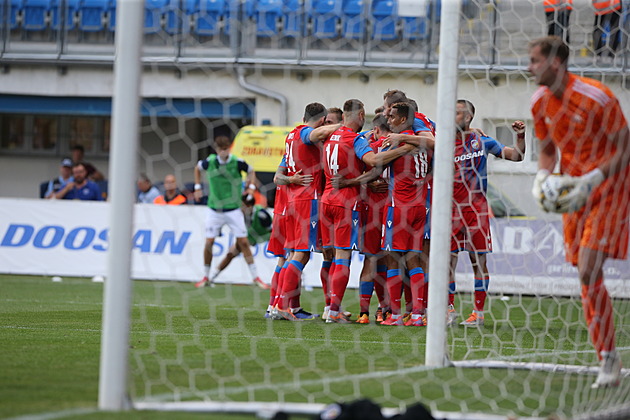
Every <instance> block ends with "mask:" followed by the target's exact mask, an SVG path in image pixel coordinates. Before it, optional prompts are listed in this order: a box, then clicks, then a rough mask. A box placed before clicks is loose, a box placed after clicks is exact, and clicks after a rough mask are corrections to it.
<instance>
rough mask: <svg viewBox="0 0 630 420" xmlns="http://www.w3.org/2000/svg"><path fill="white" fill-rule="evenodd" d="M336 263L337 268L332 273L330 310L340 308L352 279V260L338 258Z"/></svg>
mask: <svg viewBox="0 0 630 420" xmlns="http://www.w3.org/2000/svg"><path fill="white" fill-rule="evenodd" d="M334 264H335V270H334V271H331V274H330V281H331V288H330V312H333V311H339V310H340V307H341V301H342V300H343V295H344V294H345V293H346V287H348V281H349V280H350V260H348V259H342V258H336V259H335V260H334Z"/></svg>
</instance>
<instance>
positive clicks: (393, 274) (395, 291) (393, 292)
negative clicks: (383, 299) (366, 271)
mask: <svg viewBox="0 0 630 420" xmlns="http://www.w3.org/2000/svg"><path fill="white" fill-rule="evenodd" d="M387 292H389V306H390V309H391V310H392V314H394V315H400V297H401V294H402V278H401V277H400V270H398V269H394V270H387Z"/></svg>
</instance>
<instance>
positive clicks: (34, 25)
mask: <svg viewBox="0 0 630 420" xmlns="http://www.w3.org/2000/svg"><path fill="white" fill-rule="evenodd" d="M51 8H52V4H51V2H50V0H26V1H25V2H24V4H23V6H22V28H24V29H25V30H27V31H43V30H44V29H46V26H48V23H47V19H48V13H49V12H50V10H51ZM12 11H13V10H12Z"/></svg>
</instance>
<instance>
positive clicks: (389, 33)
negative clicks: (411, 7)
mask: <svg viewBox="0 0 630 420" xmlns="http://www.w3.org/2000/svg"><path fill="white" fill-rule="evenodd" d="M372 16H374V29H373V33H372V38H373V39H376V40H381V41H389V40H392V39H396V20H397V16H398V10H397V7H396V2H395V1H394V0H374V2H373V3H372Z"/></svg>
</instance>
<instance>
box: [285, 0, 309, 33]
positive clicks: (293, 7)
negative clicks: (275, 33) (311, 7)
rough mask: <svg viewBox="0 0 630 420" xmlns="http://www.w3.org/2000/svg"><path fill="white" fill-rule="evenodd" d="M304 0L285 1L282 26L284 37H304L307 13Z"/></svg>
mask: <svg viewBox="0 0 630 420" xmlns="http://www.w3.org/2000/svg"><path fill="white" fill-rule="evenodd" d="M303 1H304V0H283V7H282V15H283V16H284V17H283V21H284V24H283V25H282V28H283V31H284V35H286V36H293V37H298V36H302V35H304V28H305V27H306V25H305V24H304V20H305V13H304V9H303Z"/></svg>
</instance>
